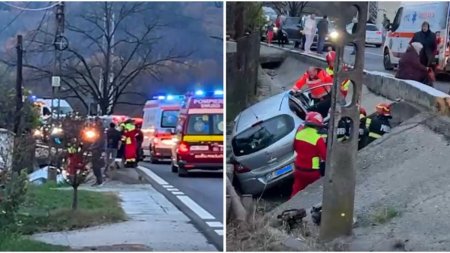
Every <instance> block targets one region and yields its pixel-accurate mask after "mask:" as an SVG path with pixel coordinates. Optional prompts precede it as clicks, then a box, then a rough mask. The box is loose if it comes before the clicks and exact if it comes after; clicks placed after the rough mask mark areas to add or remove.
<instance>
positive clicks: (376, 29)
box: [366, 25, 378, 31]
mask: <svg viewBox="0 0 450 253" xmlns="http://www.w3.org/2000/svg"><path fill="white" fill-rule="evenodd" d="M366 30H367V31H378V28H377V26H375V25H367V26H366Z"/></svg>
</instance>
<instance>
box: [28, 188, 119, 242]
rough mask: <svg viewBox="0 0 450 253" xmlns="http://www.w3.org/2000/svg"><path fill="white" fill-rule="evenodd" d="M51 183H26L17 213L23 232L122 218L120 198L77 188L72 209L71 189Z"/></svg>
mask: <svg viewBox="0 0 450 253" xmlns="http://www.w3.org/2000/svg"><path fill="white" fill-rule="evenodd" d="M54 186H55V185H50V184H49V185H43V186H30V188H29V190H28V193H27V196H26V201H25V203H24V204H23V205H22V207H21V209H20V213H19V218H20V219H19V222H20V223H19V231H20V232H21V233H23V234H32V233H37V232H54V231H65V230H73V229H79V228H85V227H90V226H95V225H100V224H105V223H113V222H118V221H123V220H125V213H124V212H123V210H122V208H121V206H120V199H119V198H118V197H117V196H116V195H114V194H112V193H99V192H91V191H81V190H79V191H78V209H77V210H76V211H73V210H72V209H71V206H72V191H71V190H55V189H52V188H53V187H54Z"/></svg>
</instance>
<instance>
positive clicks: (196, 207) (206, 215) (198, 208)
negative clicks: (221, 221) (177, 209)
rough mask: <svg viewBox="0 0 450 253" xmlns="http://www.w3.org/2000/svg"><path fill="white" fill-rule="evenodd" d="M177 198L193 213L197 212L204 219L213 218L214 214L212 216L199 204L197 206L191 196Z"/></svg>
mask: <svg viewBox="0 0 450 253" xmlns="http://www.w3.org/2000/svg"><path fill="white" fill-rule="evenodd" d="M177 198H178V199H179V200H180V201H181V202H183V203H184V204H185V205H186V206H187V207H189V209H191V210H192V211H193V212H194V213H195V214H197V215H198V216H199V217H200V218H201V219H204V220H212V219H215V217H214V216H212V215H211V214H210V213H209V212H208V211H206V210H205V209H203V208H202V207H201V206H199V205H198V204H197V203H195V202H194V201H193V200H192V199H191V198H189V197H188V196H177Z"/></svg>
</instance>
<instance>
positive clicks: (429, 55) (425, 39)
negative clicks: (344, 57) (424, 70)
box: [410, 21, 437, 67]
mask: <svg viewBox="0 0 450 253" xmlns="http://www.w3.org/2000/svg"><path fill="white" fill-rule="evenodd" d="M413 42H419V43H421V44H422V46H423V51H422V53H421V54H420V62H421V63H422V64H423V65H425V66H426V67H432V65H433V60H434V53H435V52H436V49H437V44H436V34H435V33H433V32H432V31H431V30H430V24H429V23H428V22H426V21H425V22H423V23H422V30H421V31H420V32H416V33H415V34H414V37H413V38H412V40H411V42H410V44H412V43H413Z"/></svg>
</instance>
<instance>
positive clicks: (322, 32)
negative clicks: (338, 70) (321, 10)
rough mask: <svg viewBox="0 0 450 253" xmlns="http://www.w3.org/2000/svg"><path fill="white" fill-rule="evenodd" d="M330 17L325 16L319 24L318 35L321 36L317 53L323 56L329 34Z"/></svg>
mask: <svg viewBox="0 0 450 253" xmlns="http://www.w3.org/2000/svg"><path fill="white" fill-rule="evenodd" d="M328 25H329V24H328V17H327V16H323V18H322V19H321V20H320V21H319V23H318V24H317V33H318V35H319V38H318V41H317V53H318V54H322V52H323V48H324V46H325V37H326V36H327V34H328Z"/></svg>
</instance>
